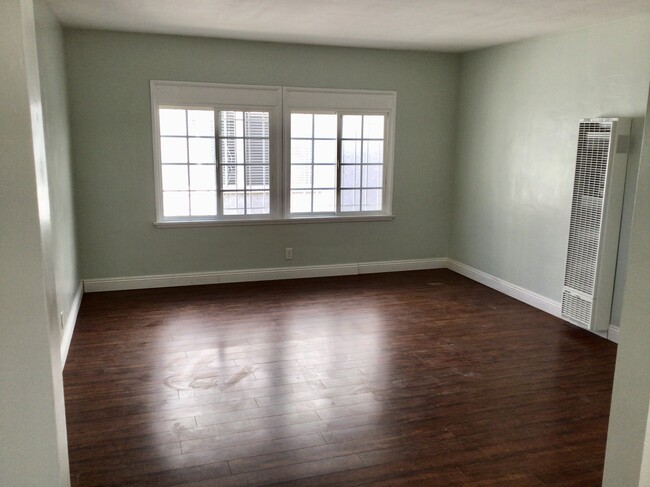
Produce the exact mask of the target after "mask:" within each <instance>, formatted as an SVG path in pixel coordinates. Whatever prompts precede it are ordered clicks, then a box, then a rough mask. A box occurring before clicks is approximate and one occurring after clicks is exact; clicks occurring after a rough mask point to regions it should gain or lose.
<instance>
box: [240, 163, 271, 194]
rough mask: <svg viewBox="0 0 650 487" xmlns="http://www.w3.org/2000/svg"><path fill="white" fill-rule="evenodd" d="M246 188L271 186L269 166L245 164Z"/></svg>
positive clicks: (266, 187)
mask: <svg viewBox="0 0 650 487" xmlns="http://www.w3.org/2000/svg"><path fill="white" fill-rule="evenodd" d="M245 167H246V189H268V188H269V166H249V165H247V166H245Z"/></svg>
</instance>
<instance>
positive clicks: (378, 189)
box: [151, 81, 396, 225]
mask: <svg viewBox="0 0 650 487" xmlns="http://www.w3.org/2000/svg"><path fill="white" fill-rule="evenodd" d="M151 95H152V117H153V122H154V123H153V126H154V127H153V132H154V158H155V175H156V212H157V215H156V216H157V220H156V222H157V224H163V225H165V224H179V223H180V224H187V223H199V224H205V223H206V222H231V223H244V222H259V221H262V222H264V221H268V222H288V221H305V220H310V221H318V220H321V221H322V220H325V221H328V220H345V219H355V218H356V219H358V218H364V219H366V218H370V219H372V218H382V217H383V218H386V217H390V215H391V188H392V184H391V183H392V181H391V178H392V153H393V133H394V114H395V99H396V94H395V93H393V92H377V91H350V90H319V89H307V88H281V87H266V86H244V85H218V84H206V83H175V82H165V81H152V82H151Z"/></svg>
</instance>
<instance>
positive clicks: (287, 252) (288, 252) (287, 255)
mask: <svg viewBox="0 0 650 487" xmlns="http://www.w3.org/2000/svg"><path fill="white" fill-rule="evenodd" d="M284 260H293V248H292V247H287V248H286V249H284Z"/></svg>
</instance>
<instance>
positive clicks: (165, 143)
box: [160, 137, 187, 164]
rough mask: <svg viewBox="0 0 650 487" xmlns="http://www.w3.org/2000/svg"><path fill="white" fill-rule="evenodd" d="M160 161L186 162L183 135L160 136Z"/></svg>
mask: <svg viewBox="0 0 650 487" xmlns="http://www.w3.org/2000/svg"><path fill="white" fill-rule="evenodd" d="M160 162H162V163H163V164H169V163H187V139H186V138H185V137H161V138H160Z"/></svg>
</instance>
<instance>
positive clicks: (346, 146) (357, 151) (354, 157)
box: [341, 140, 361, 164]
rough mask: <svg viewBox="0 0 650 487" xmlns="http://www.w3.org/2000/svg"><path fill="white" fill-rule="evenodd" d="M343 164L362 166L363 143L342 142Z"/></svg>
mask: <svg viewBox="0 0 650 487" xmlns="http://www.w3.org/2000/svg"><path fill="white" fill-rule="evenodd" d="M341 164H361V141H358V140H344V141H342V142H341Z"/></svg>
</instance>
